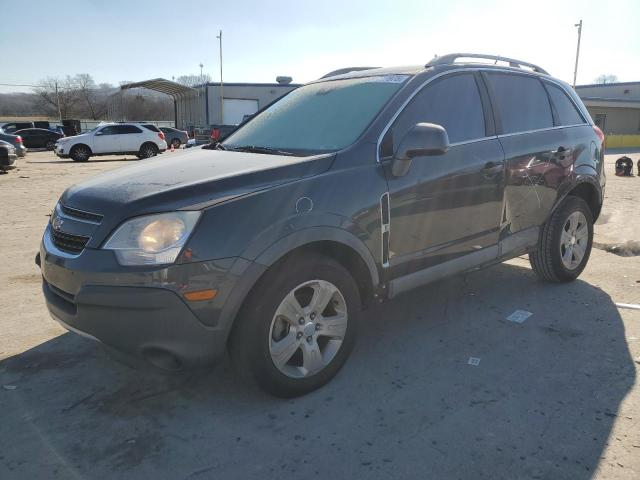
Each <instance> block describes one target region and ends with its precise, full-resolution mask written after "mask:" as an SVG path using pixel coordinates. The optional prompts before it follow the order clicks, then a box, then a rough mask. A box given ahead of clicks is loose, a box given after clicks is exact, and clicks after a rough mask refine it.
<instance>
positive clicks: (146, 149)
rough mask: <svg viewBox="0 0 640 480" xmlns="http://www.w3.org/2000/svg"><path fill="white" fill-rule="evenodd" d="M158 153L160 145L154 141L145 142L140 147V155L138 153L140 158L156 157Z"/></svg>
mask: <svg viewBox="0 0 640 480" xmlns="http://www.w3.org/2000/svg"><path fill="white" fill-rule="evenodd" d="M157 154H158V146H157V145H154V144H153V143H145V144H143V145H142V146H141V147H140V151H139V152H138V155H136V156H137V157H138V158H139V159H140V160H142V159H145V158H151V157H155V156H156V155H157Z"/></svg>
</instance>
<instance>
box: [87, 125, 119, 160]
mask: <svg viewBox="0 0 640 480" xmlns="http://www.w3.org/2000/svg"><path fill="white" fill-rule="evenodd" d="M118 127H119V126H118V125H107V126H106V127H102V129H100V130H98V131H97V132H96V133H95V134H94V135H93V148H92V150H93V153H111V152H114V153H115V152H120V151H122V146H121V138H120V137H122V135H119V134H118Z"/></svg>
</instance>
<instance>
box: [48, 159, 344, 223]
mask: <svg viewBox="0 0 640 480" xmlns="http://www.w3.org/2000/svg"><path fill="white" fill-rule="evenodd" d="M169 155H170V156H169ZM333 158H334V155H333V154H329V155H327V154H325V155H317V156H312V157H304V158H302V157H294V156H283V155H265V154H256V153H246V152H233V151H218V150H202V149H197V150H194V151H191V152H184V153H181V154H178V155H172V154H164V155H163V158H154V159H150V160H141V161H140V162H139V163H136V164H135V165H132V166H129V167H124V168H119V169H117V170H113V171H111V172H107V173H103V174H101V175H98V176H95V177H93V178H91V179H90V180H88V181H86V182H82V183H79V184H77V185H74V186H72V187H70V188H68V189H67V190H66V191H65V192H64V193H63V195H62V197H61V199H60V201H61V202H62V203H63V204H64V205H66V206H69V207H72V208H76V209H79V210H84V211H87V212H92V213H97V214H100V215H104V217H105V220H106V219H107V218H109V217H118V220H117V221H120V220H121V219H123V218H129V217H133V216H136V215H142V214H146V213H157V212H162V211H170V210H180V209H183V210H187V209H202V208H205V207H208V206H211V205H215V204H216V203H220V202H223V201H226V200H230V199H232V198H236V197H239V196H242V195H246V194H249V193H253V192H256V191H258V190H262V189H266V188H270V187H274V186H276V185H280V184H283V183H287V182H290V181H293V180H297V179H300V178H305V177H310V176H314V175H318V174H320V173H322V172H324V171H326V170H328V169H329V167H330V166H331V163H332V162H333Z"/></svg>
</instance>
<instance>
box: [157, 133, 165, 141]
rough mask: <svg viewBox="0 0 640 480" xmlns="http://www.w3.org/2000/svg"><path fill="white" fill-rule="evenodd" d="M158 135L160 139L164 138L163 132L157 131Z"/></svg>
mask: <svg viewBox="0 0 640 480" xmlns="http://www.w3.org/2000/svg"><path fill="white" fill-rule="evenodd" d="M158 136H159V137H160V140H164V133H162V132H158Z"/></svg>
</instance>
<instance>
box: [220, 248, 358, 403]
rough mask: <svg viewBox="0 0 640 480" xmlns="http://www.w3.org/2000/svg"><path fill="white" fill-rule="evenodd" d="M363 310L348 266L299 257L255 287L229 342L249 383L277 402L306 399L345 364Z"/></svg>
mask: <svg viewBox="0 0 640 480" xmlns="http://www.w3.org/2000/svg"><path fill="white" fill-rule="evenodd" d="M307 302H308V303H307ZM323 305H324V307H323ZM360 308H361V304H360V295H359V292H358V287H357V285H356V283H355V281H354V280H353V278H352V277H351V275H350V274H349V272H348V271H347V270H346V269H345V268H344V267H343V266H342V265H340V264H339V263H337V262H336V261H334V260H333V259H331V258H328V257H324V256H321V255H317V254H313V253H306V254H300V255H299V256H296V257H295V258H290V259H288V260H286V261H284V262H282V263H281V264H279V265H275V266H274V267H272V269H271V270H270V271H268V272H267V273H266V274H265V275H264V277H263V278H262V279H261V280H260V281H259V282H258V284H257V285H256V286H255V287H254V289H253V291H252V292H251V294H250V295H249V297H248V298H247V300H246V301H245V304H244V305H243V307H242V309H241V311H240V313H239V315H238V317H237V319H236V323H235V325H234V327H233V331H232V333H231V336H230V339H229V351H230V354H231V358H232V359H233V361H234V364H235V366H236V368H237V369H238V370H239V372H240V374H241V375H242V376H243V377H244V378H246V379H248V380H249V381H251V382H252V383H256V384H257V385H258V386H259V387H261V388H262V389H263V390H266V391H267V392H269V393H271V394H272V395H275V396H278V397H285V398H288V397H295V396H298V395H304V394H305V393H308V392H311V391H313V390H315V389H317V388H319V387H321V386H322V385H324V384H325V383H327V382H328V381H329V380H331V378H333V377H334V376H335V375H336V374H337V373H338V371H339V370H340V368H341V367H342V366H343V365H344V363H345V361H346V360H347V357H348V356H349V353H350V352H351V350H352V348H353V345H354V342H355V338H356V333H357V326H358V319H359V318H358V317H359V314H360ZM281 342H284V343H281Z"/></svg>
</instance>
